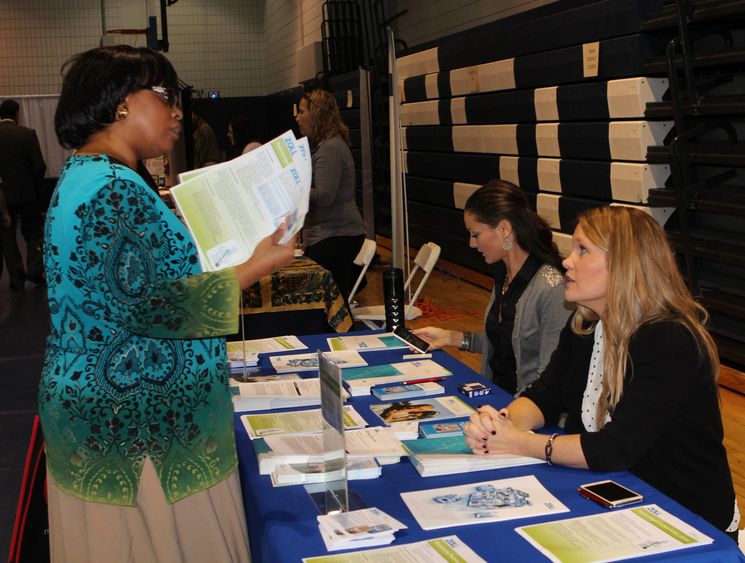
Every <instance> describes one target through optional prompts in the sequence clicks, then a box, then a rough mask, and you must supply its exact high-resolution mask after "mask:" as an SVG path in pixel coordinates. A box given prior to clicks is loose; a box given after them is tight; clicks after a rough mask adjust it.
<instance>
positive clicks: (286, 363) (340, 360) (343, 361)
mask: <svg viewBox="0 0 745 563" xmlns="http://www.w3.org/2000/svg"><path fill="white" fill-rule="evenodd" d="M325 354H326V357H327V358H328V359H329V360H331V362H332V363H333V364H335V365H337V366H339V367H340V368H344V369H347V368H350V367H357V366H366V365H367V362H366V361H365V360H364V359H363V358H362V356H360V355H359V354H358V353H357V352H355V351H354V350H343V351H340V352H325ZM269 361H270V362H271V364H272V367H273V368H274V370H275V371H276V372H277V373H284V372H288V371H311V370H318V353H317V352H313V353H310V354H285V355H283V356H269Z"/></svg>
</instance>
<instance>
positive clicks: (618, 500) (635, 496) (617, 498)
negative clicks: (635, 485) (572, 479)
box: [577, 480, 644, 508]
mask: <svg viewBox="0 0 745 563" xmlns="http://www.w3.org/2000/svg"><path fill="white" fill-rule="evenodd" d="M577 492H578V493H579V494H581V495H582V496H583V497H587V498H589V499H590V500H592V501H595V502H597V503H598V504H599V505H601V506H604V507H606V508H616V507H619V506H624V505H627V504H632V503H634V502H641V500H642V499H643V498H644V497H642V496H641V495H640V494H639V493H635V492H634V491H632V490H631V489H627V488H626V487H624V486H623V485H619V484H618V483H616V482H615V481H610V480H607V481H598V482H596V483H587V484H585V485H580V486H579V488H578V489H577Z"/></svg>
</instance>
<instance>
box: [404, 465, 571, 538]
mask: <svg viewBox="0 0 745 563" xmlns="http://www.w3.org/2000/svg"><path fill="white" fill-rule="evenodd" d="M401 498H403V500H404V502H405V503H406V506H407V507H408V508H409V510H410V511H411V513H412V515H413V516H414V518H416V521H417V522H418V523H419V525H420V526H421V527H422V529H423V530H436V529H438V528H446V527H448V526H463V525H466V524H483V523H485V522H501V521H504V520H513V519H515V518H527V517H530V516H545V515H547V514H555V513H560V512H569V509H568V508H567V507H566V506H564V505H563V504H562V503H561V502H559V499H557V498H556V497H555V496H554V495H552V494H551V493H549V492H548V491H547V490H546V488H545V487H544V486H543V485H541V483H540V482H539V481H538V479H536V478H535V477H534V476H533V475H528V476H525V477H515V478H513V479H500V480H497V481H484V482H482V483H472V484H469V485H460V486H457V487H443V488H441V489H431V490H428V491H415V492H411V493H401Z"/></svg>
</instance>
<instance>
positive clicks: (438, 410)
mask: <svg viewBox="0 0 745 563" xmlns="http://www.w3.org/2000/svg"><path fill="white" fill-rule="evenodd" d="M370 410H372V411H373V412H374V413H375V414H376V415H377V416H378V418H380V419H381V420H382V421H383V422H384V423H385V424H386V425H389V426H390V425H391V424H393V423H396V422H406V421H409V420H430V421H432V420H445V419H449V418H463V417H464V416H471V414H472V413H474V412H476V411H475V410H474V409H473V407H471V406H469V405H467V404H466V403H465V402H463V400H462V399H460V398H458V397H455V396H453V395H446V396H445V397H433V398H431V399H416V400H414V401H397V402H395V403H379V404H377V405H370Z"/></svg>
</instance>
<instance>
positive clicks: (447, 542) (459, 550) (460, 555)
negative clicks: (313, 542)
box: [303, 536, 486, 563]
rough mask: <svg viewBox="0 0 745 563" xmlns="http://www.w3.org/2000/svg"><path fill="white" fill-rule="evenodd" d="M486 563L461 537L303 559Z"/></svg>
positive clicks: (322, 562) (313, 562)
mask: <svg viewBox="0 0 745 563" xmlns="http://www.w3.org/2000/svg"><path fill="white" fill-rule="evenodd" d="M372 561H381V562H382V561H385V563H453V562H454V561H457V562H458V563H486V561H484V560H483V559H482V558H481V557H479V556H478V555H476V553H474V551H473V550H472V549H471V548H470V547H468V546H467V545H466V544H465V543H463V542H462V541H461V540H460V538H459V537H458V536H444V537H441V538H435V539H432V540H424V541H420V542H416V543H408V544H404V545H396V546H392V547H381V548H378V549H375V550H369V549H366V550H363V551H355V552H354V553H339V554H336V555H321V556H320V557H304V558H303V563H370V562H372Z"/></svg>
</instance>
